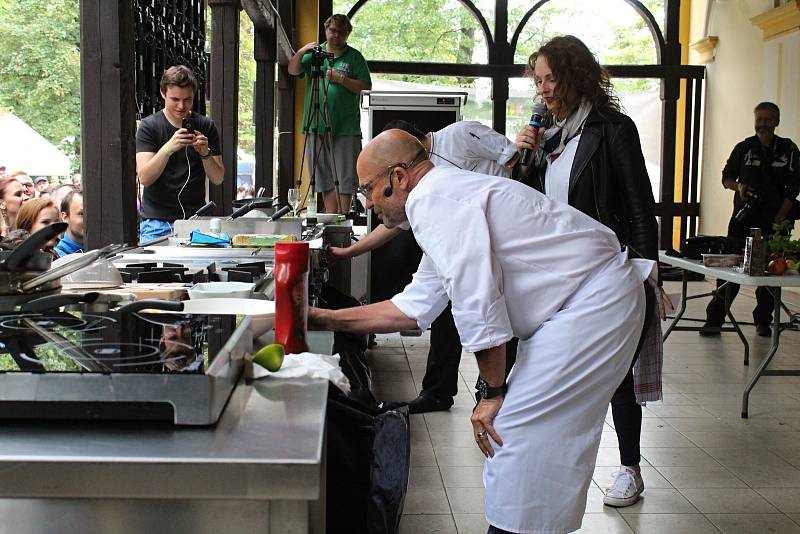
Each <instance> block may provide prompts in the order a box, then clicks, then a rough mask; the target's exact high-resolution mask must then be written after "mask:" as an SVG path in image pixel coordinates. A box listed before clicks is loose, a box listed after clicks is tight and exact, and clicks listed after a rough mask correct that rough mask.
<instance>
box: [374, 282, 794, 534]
mask: <svg viewBox="0 0 800 534" xmlns="http://www.w3.org/2000/svg"><path fill="white" fill-rule="evenodd" d="M709 287H710V285H708V284H707V283H705V282H695V283H693V284H692V286H691V290H690V292H691V293H699V292H701V291H707V290H708V288H709ZM667 288H668V290H669V291H671V292H679V291H680V288H679V284H677V283H668V284H667ZM787 300H788V301H789V302H790V304H791V307H792V309H793V310H794V311H798V310H800V297H799V296H798V295H797V294H791V295H788V296H787ZM705 302H706V299H702V301H701V300H700V299H698V300H694V301H691V302H690V306H689V311H688V312H687V316H689V317H694V318H699V317H703V313H702V312H703V309H704V306H705ZM754 304H755V300H754V298H753V296H752V291H748V290H747V289H746V288H743V289H742V292H741V293H740V296H739V298H738V299H737V300H736V302H735V304H734V314H735V315H736V316H737V317H739V318H742V319H744V320H751V315H750V311H751V310H752V307H753V305H754ZM743 330H744V333H745V335H746V336H747V337H748V339H749V340H750V342H751V350H750V352H751V355H750V360H751V361H750V366H749V368H748V367H745V366H744V365H743V364H742V360H743V351H742V345H741V344H740V342H739V340H738V338H737V337H736V334H734V333H725V334H723V335H722V337H721V338H716V339H715V338H701V337H699V336H698V335H697V333H695V332H674V333H673V334H672V335H671V336H670V338H669V339H668V340H667V343H666V345H665V358H664V400H663V402H658V403H651V404H649V405H648V406H647V408H645V410H644V421H643V428H642V456H643V458H642V471H643V476H644V481H645V486H646V490H645V494H644V497H643V498H642V499H641V500H640V502H638V503H637V504H636V505H634V506H631V507H629V508H623V509H618V510H615V509H612V508H608V507H604V506H603V503H602V498H603V493H602V490H601V488H604V487H605V486H606V485H607V483H608V481H609V480H610V475H611V473H612V472H613V471H614V470H615V468H616V467H617V466H618V462H619V456H618V451H617V448H616V447H617V442H616V435H615V433H614V429H613V426H612V422H611V415H610V412H609V415H608V418H607V419H606V429H605V431H604V433H603V439H602V442H601V445H600V447H601V448H600V451H599V454H598V457H597V463H596V468H595V476H594V481H593V484H592V486H591V487H590V489H589V497H588V504H587V506H586V515H585V516H584V520H583V527H582V529H581V530H580V532H586V533H592V534H601V533H608V534H612V533H613V534H615V533H620V534H621V533H627V534H631V533H637V534H705V533H714V534H718V533H724V534H762V533H772V534H789V533H798V534H800V377H764V378H762V379H761V380H760V382H759V383H758V385H756V387H755V389H754V390H753V393H752V394H751V396H750V418H749V419H746V420H745V419H741V418H740V411H741V395H742V391H743V389H744V384H745V382H746V381H747V379H748V377H749V376H750V375H751V373H752V372H753V371H754V370H755V368H756V367H757V365H758V363H759V362H760V361H761V359H762V357H763V355H764V354H765V352H766V349H767V347H768V346H769V340H768V339H764V338H759V337H757V336H756V335H755V331H754V328H753V326H745V327H744V328H743ZM378 343H379V345H378V347H377V348H376V349H375V350H373V351H372V352H371V355H370V357H371V360H372V364H373V369H374V371H375V372H374V379H375V386H376V390H377V393H378V395H379V396H380V398H382V399H384V400H402V399H411V398H413V397H414V396H416V394H417V392H418V390H419V385H420V383H421V381H422V376H423V374H424V372H425V359H426V354H427V350H428V338H427V336H423V337H417V338H414V337H400V336H396V335H391V336H379V338H378ZM772 368H786V369H792V368H793V369H800V333H798V332H785V333H784V335H782V336H781V349H780V352H779V353H778V355H777V356H776V357H775V359H774V360H773V364H772ZM476 376H477V366H476V364H475V359H474V357H473V356H472V355H468V354H465V355H464V356H463V358H462V362H461V382H460V383H459V387H460V391H459V394H458V397H457V399H456V404H455V405H454V406H453V408H452V409H451V410H450V411H448V412H439V413H432V414H426V415H413V416H411V419H412V428H411V440H412V453H411V475H410V483H409V491H408V496H407V498H406V502H405V510H404V516H403V520H402V523H401V532H402V533H403V534H423V533H429V532H437V533H444V534H455V533H459V534H478V533H480V534H483V533H485V532H486V529H487V525H486V521H485V519H484V517H483V485H482V482H481V472H482V465H483V456H482V455H481V454H480V452H479V451H478V449H477V448H476V446H475V443H474V441H473V438H472V433H471V426H470V424H469V414H470V413H471V410H472V406H473V404H474V402H473V398H472V396H471V392H472V386H473V384H474V382H475V377H476Z"/></svg>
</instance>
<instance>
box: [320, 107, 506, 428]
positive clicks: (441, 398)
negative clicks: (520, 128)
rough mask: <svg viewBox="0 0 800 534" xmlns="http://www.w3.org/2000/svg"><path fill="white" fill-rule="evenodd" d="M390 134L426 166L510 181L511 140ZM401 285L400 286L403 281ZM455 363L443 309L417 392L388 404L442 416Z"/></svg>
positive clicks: (451, 327) (348, 253)
mask: <svg viewBox="0 0 800 534" xmlns="http://www.w3.org/2000/svg"><path fill="white" fill-rule="evenodd" d="M391 129H400V130H403V131H405V132H408V133H410V134H411V135H413V136H414V137H416V138H417V139H418V140H419V141H420V142H421V143H422V146H423V147H424V148H425V150H426V152H428V153H429V159H430V161H431V162H432V163H433V164H434V165H436V166H437V167H438V166H443V167H454V168H458V169H464V170H468V171H473V172H479V173H482V174H490V175H493V176H503V177H510V176H511V171H512V169H513V167H514V164H515V163H516V161H517V159H519V154H518V152H517V149H516V146H515V145H514V143H513V142H512V141H511V140H509V139H508V138H507V137H506V136H504V135H502V134H499V133H497V132H496V131H494V130H492V129H491V128H489V127H488V126H486V125H484V124H482V123H480V122H477V121H458V122H454V123H453V124H450V125H448V126H446V127H444V128H442V129H441V130H438V131H436V132H428V133H423V132H422V131H421V130H420V129H419V128H417V127H416V126H415V125H414V124H412V123H410V122H408V121H404V120H394V121H391V122H389V123H388V124H386V126H385V127H384V130H391ZM400 232H401V229H400V228H398V227H395V228H391V229H389V228H386V226H385V225H383V224H380V225H378V226H377V227H376V228H375V229H374V230H373V231H372V232H370V233H369V234H368V235H367V236H365V237H364V238H363V239H361V240H360V241H358V242H357V243H354V244H353V245H351V246H349V247H347V248H339V247H331V249H330V253H331V255H333V256H334V257H336V258H340V259H346V258H354V257H356V256H360V255H361V254H364V253H366V252H369V251H371V250H374V249H376V248H377V247H379V246H381V245H383V244H385V243H387V242H389V241H390V240H392V239H394V238H395V237H396V236H397V235H398V234H399V233H400ZM409 240H410V241H411V242H412V245H414V244H413V238H411V237H410V238H409ZM414 247H415V248H416V245H414ZM417 257H418V256H417ZM414 267H416V265H415V266H414ZM396 274H398V273H396ZM401 278H405V277H403V276H401ZM401 283H403V284H404V283H405V280H403V281H401ZM460 361H461V342H460V340H459V338H458V332H457V331H456V326H455V323H453V314H452V311H451V308H450V306H447V307H446V308H445V310H444V311H443V312H442V313H441V315H440V316H439V317H437V318H436V320H435V321H433V323H432V324H431V344H430V350H429V351H428V361H427V366H426V369H425V376H424V377H423V378H422V390H421V391H420V393H419V395H418V396H417V398H415V399H413V400H411V401H409V402H400V403H394V404H393V407H398V406H402V405H408V411H409V413H425V412H434V411H442V410H448V409H449V408H450V407H451V406H452V405H453V398H454V397H455V395H456V393H458V366H459V362H460Z"/></svg>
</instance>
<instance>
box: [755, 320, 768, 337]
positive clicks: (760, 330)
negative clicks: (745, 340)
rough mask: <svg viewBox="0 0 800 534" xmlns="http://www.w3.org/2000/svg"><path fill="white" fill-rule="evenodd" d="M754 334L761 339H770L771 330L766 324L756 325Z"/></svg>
mask: <svg viewBox="0 0 800 534" xmlns="http://www.w3.org/2000/svg"><path fill="white" fill-rule="evenodd" d="M756 334H758V335H759V336H761V337H772V328H770V326H769V325H768V324H766V323H761V324H757V325H756Z"/></svg>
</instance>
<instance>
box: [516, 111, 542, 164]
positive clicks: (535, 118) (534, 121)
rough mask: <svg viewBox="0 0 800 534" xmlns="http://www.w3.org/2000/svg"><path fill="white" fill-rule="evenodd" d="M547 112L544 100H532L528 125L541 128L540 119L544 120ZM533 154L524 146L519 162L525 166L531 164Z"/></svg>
mask: <svg viewBox="0 0 800 534" xmlns="http://www.w3.org/2000/svg"><path fill="white" fill-rule="evenodd" d="M545 113H547V106H546V105H545V104H544V102H534V103H533V111H532V112H531V120H529V121H528V125H529V126H533V127H534V128H541V127H542V121H543V120H544V114H545ZM532 156H533V151H532V150H531V149H529V148H526V149H525V150H523V151H522V157H521V158H520V163H521V164H522V165H523V166H525V167H527V166H528V165H530V164H531V157H532Z"/></svg>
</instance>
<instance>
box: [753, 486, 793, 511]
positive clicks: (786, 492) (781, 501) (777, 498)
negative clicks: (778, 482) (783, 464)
mask: <svg viewBox="0 0 800 534" xmlns="http://www.w3.org/2000/svg"><path fill="white" fill-rule="evenodd" d="M756 491H757V492H758V493H760V494H761V495H762V496H763V497H764V498H765V499H766V500H768V501H769V502H770V503H772V504H773V505H774V506H775V507H776V508H777V509H778V510H780V511H781V512H783V513H784V514H800V488H756Z"/></svg>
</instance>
